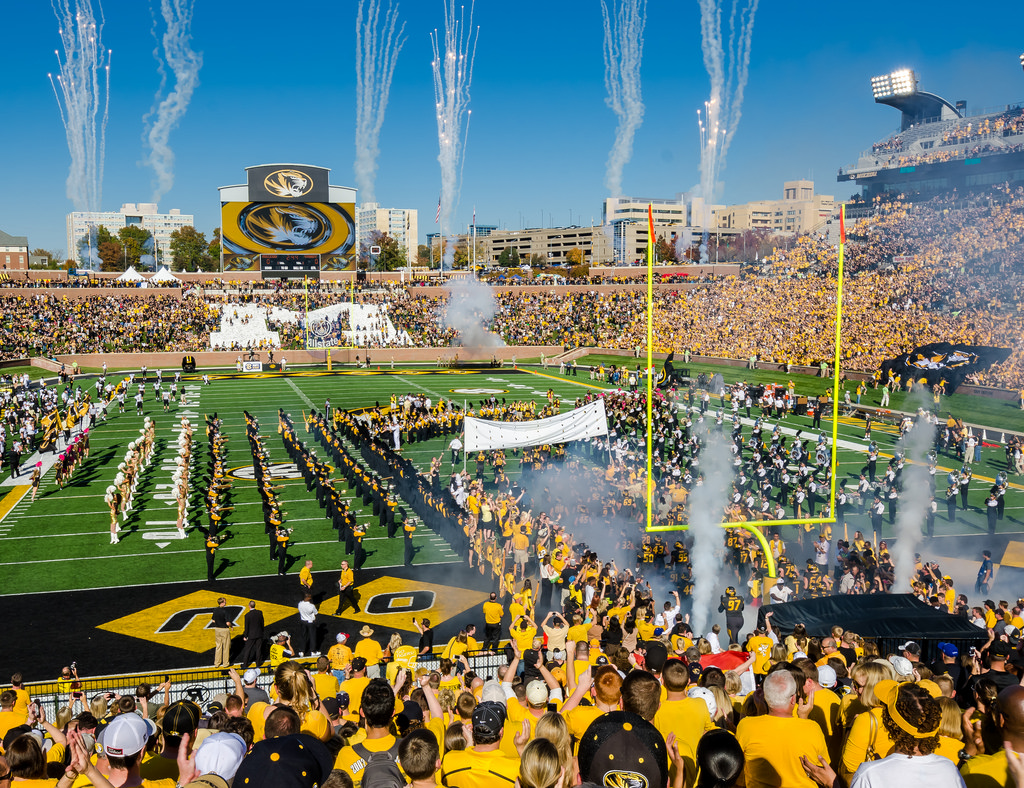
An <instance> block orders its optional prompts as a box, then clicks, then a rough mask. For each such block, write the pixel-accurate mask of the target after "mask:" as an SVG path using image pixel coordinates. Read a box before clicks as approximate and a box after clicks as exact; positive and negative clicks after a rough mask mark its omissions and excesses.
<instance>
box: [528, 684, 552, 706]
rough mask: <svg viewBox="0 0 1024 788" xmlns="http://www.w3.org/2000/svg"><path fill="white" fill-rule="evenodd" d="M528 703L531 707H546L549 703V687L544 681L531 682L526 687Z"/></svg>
mask: <svg viewBox="0 0 1024 788" xmlns="http://www.w3.org/2000/svg"><path fill="white" fill-rule="evenodd" d="M526 702H527V703H529V704H530V705H531V706H544V705H546V704H547V702H548V685H547V684H545V683H544V682H543V681H537V680H534V681H531V682H530V683H529V684H527V685H526Z"/></svg>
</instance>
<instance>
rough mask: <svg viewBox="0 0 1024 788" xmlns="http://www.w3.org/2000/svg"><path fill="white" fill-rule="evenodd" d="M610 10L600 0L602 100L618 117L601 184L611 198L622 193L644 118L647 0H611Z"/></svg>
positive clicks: (603, 0)
mask: <svg viewBox="0 0 1024 788" xmlns="http://www.w3.org/2000/svg"><path fill="white" fill-rule="evenodd" d="M612 3H613V9H612V12H611V13H609V9H608V5H607V3H605V0H601V18H602V21H603V22H604V84H605V88H606V89H607V91H608V97H607V98H606V99H605V103H607V104H608V106H609V107H610V108H611V110H612V112H614V113H615V115H616V117H618V119H619V125H618V127H617V128H616V129H615V142H614V144H613V145H612V149H611V151H610V152H609V154H608V164H607V169H606V172H605V179H604V183H605V186H606V187H607V188H608V192H609V194H610V195H611V196H612V197H618V196H621V194H622V170H623V168H624V167H625V166H626V162H628V161H629V160H630V158H632V156H633V138H634V137H635V136H636V130H637V129H638V128H640V123H641V122H642V121H643V119H644V101H643V95H642V90H641V86H640V63H641V61H642V60H643V53H644V25H645V24H646V22H647V2H646V0H612Z"/></svg>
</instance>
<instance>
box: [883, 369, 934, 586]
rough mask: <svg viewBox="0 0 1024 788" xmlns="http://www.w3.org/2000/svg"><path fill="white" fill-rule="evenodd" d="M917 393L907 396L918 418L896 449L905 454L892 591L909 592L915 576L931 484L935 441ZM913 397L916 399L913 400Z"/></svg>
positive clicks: (924, 399) (924, 402)
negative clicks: (931, 452) (930, 456)
mask: <svg viewBox="0 0 1024 788" xmlns="http://www.w3.org/2000/svg"><path fill="white" fill-rule="evenodd" d="M919 391H920V395H919V396H915V397H911V398H909V400H910V401H908V402H907V404H908V405H911V406H914V405H916V406H917V408H918V420H917V422H916V423H915V424H914V426H913V427H912V428H911V429H910V431H909V432H907V433H906V434H905V435H904V436H903V439H902V440H901V441H900V443H899V446H898V448H900V449H902V450H903V451H904V452H905V453H906V459H907V461H908V462H907V464H906V465H905V466H904V467H903V492H902V493H901V494H900V497H899V509H898V511H897V512H896V544H895V545H893V548H892V551H891V554H892V561H893V568H894V572H895V575H896V576H895V579H894V581H893V587H892V590H893V593H897V594H905V593H909V591H910V580H911V578H912V576H913V575H914V565H915V561H914V554H915V553H916V552H917V548H918V546H919V545H920V544H921V540H922V538H923V533H922V529H923V527H924V523H925V519H926V518H927V516H928V508H929V506H931V494H932V493H931V484H930V483H929V480H928V451H929V450H930V449H931V447H932V445H933V444H934V440H935V429H934V425H933V424H932V423H931V422H930V421H929V420H928V419H927V418H926V411H925V410H924V408H927V407H928V403H927V399H928V396H927V393H926V391H925V389H924V388H923V387H922V388H920V389H919ZM914 400H916V402H914Z"/></svg>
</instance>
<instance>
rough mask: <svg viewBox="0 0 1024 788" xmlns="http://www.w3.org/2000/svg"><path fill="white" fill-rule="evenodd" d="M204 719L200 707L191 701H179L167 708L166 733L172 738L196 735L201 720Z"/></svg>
mask: <svg viewBox="0 0 1024 788" xmlns="http://www.w3.org/2000/svg"><path fill="white" fill-rule="evenodd" d="M202 717H203V715H202V712H200V711H199V706H197V705H196V704H195V703H193V702H192V701H190V700H179V701H176V702H174V703H172V704H171V705H170V706H168V707H167V711H166V712H165V713H164V719H163V729H164V733H166V734H168V735H170V736H181V735H182V734H183V733H189V734H191V733H195V730H196V728H198V727H199V720H201V719H202Z"/></svg>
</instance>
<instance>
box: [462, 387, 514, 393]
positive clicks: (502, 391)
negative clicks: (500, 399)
mask: <svg viewBox="0 0 1024 788" xmlns="http://www.w3.org/2000/svg"><path fill="white" fill-rule="evenodd" d="M448 391H449V392H450V393H452V394H508V389H479V388H478V389H448Z"/></svg>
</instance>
